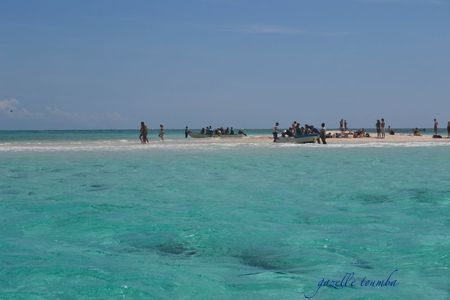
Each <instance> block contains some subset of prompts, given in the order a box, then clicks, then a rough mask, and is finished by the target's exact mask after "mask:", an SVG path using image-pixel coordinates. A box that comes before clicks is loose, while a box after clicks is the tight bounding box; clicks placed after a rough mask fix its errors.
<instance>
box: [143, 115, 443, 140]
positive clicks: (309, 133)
mask: <svg viewBox="0 0 450 300" xmlns="http://www.w3.org/2000/svg"><path fill="white" fill-rule="evenodd" d="M433 122H434V123H433V133H434V134H433V136H432V137H433V138H443V137H442V136H441V135H439V134H438V130H439V123H438V121H437V119H434V120H433ZM279 126H280V123H279V122H276V123H275V125H274V126H273V127H272V135H273V142H280V139H298V138H302V137H316V139H314V141H317V143H319V144H320V143H322V144H326V143H327V142H326V139H327V138H370V137H371V136H370V134H369V133H368V132H367V131H366V130H365V129H364V128H360V129H354V130H351V129H349V127H348V122H347V120H345V119H341V120H340V121H339V131H334V132H327V129H326V127H325V123H322V124H321V126H320V129H319V128H316V127H314V125H308V124H304V126H302V125H301V124H300V122H297V121H294V122H293V123H292V124H291V126H290V127H289V128H287V129H284V130H280V129H279ZM375 129H376V134H377V136H376V138H378V139H385V137H386V133H388V134H389V135H395V132H394V130H393V129H391V127H390V126H387V127H386V122H385V120H384V118H380V119H378V120H377V121H376V123H375ZM425 130H426V129H422V130H421V129H419V128H414V129H413V131H412V135H413V136H422V132H423V131H425ZM139 132H140V135H139V140H140V141H141V143H143V144H146V143H148V142H149V139H148V133H149V128H148V126H147V125H146V124H145V123H144V122H141V127H140V130H139ZM184 135H185V138H188V137H189V136H190V137H227V136H230V137H233V136H247V134H246V133H245V132H244V131H243V130H242V129H239V130H238V132H237V134H236V132H235V129H234V128H233V127H226V128H225V127H218V128H215V129H213V128H212V126H206V127H203V128H202V129H201V130H200V133H196V134H194V133H193V132H192V130H190V129H189V127H188V126H186V128H185V131H184ZM164 136H165V129H164V125H163V124H160V125H159V133H158V137H159V139H160V140H161V141H164ZM447 138H450V121H448V123H447Z"/></svg>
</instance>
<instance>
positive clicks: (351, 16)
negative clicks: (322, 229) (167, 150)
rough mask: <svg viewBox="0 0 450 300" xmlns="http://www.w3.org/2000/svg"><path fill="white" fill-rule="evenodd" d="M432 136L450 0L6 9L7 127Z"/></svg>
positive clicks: (1, 9) (83, 0)
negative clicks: (321, 130)
mask: <svg viewBox="0 0 450 300" xmlns="http://www.w3.org/2000/svg"><path fill="white" fill-rule="evenodd" d="M382 117H384V118H385V119H386V122H387V124H388V125H390V126H391V127H393V128H400V127H416V126H417V127H428V128H429V127H432V126H433V118H438V121H439V122H440V125H441V126H442V127H445V126H446V124H447V121H448V120H450V0H329V1H326V0H271V1H268V0H148V1H147V0H145V1H144V0H129V1H125V0H122V1H116V0H79V1H60V0H40V1H32V0H30V1H24V0H1V1H0V130H5V129H6V130H8V129H132V128H138V127H139V123H140V121H145V122H146V123H148V124H149V125H150V127H151V128H156V127H158V126H159V124H161V123H162V124H164V125H165V126H166V128H184V127H185V126H189V127H191V128H201V127H204V126H208V125H212V126H213V127H219V126H234V127H235V128H271V127H272V126H273V123H274V122H276V121H278V122H280V124H281V125H282V127H283V126H288V125H289V124H291V123H292V122H293V121H294V120H297V121H299V122H300V123H302V124H303V123H308V124H315V125H316V126H317V125H319V124H320V123H321V122H326V123H327V126H328V127H329V128H335V127H338V121H339V120H340V119H341V118H344V119H347V120H348V124H349V127H350V128H357V127H358V128H361V127H365V128H372V127H374V125H375V122H376V120H377V119H379V118H382Z"/></svg>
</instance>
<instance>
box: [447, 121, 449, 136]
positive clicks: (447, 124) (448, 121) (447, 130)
mask: <svg viewBox="0 0 450 300" xmlns="http://www.w3.org/2000/svg"><path fill="white" fill-rule="evenodd" d="M447 138H450V121H448V123H447Z"/></svg>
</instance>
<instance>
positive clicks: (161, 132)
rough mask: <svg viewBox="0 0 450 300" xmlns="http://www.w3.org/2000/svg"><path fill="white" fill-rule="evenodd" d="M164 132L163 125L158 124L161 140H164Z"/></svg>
mask: <svg viewBox="0 0 450 300" xmlns="http://www.w3.org/2000/svg"><path fill="white" fill-rule="evenodd" d="M165 133H166V132H165V131H164V126H163V125H162V124H161V125H159V138H160V139H161V141H164V134H165Z"/></svg>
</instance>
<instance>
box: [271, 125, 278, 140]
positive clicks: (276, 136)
mask: <svg viewBox="0 0 450 300" xmlns="http://www.w3.org/2000/svg"><path fill="white" fill-rule="evenodd" d="M279 125H280V124H279V123H278V122H276V123H275V126H273V128H272V135H273V141H274V142H276V141H277V139H278V126H279Z"/></svg>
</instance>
